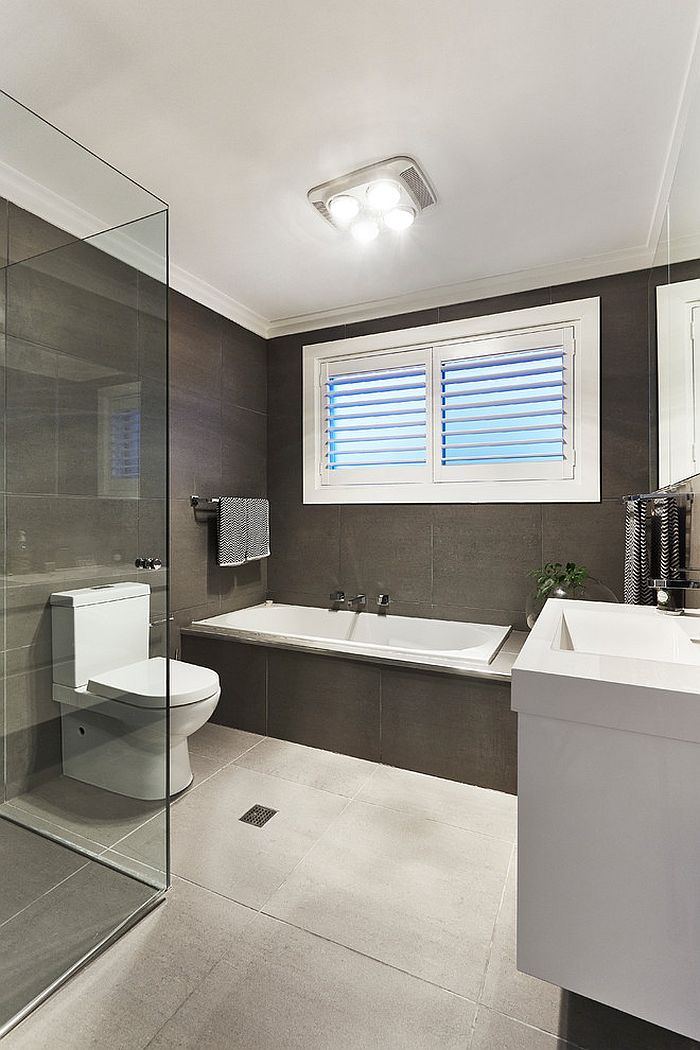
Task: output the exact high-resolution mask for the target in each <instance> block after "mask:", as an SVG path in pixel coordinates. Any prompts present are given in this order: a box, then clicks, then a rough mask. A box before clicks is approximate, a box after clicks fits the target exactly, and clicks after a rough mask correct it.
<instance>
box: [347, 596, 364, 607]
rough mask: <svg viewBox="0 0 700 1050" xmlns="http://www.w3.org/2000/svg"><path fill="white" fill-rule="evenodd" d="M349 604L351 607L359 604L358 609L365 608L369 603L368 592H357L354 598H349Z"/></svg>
mask: <svg viewBox="0 0 700 1050" xmlns="http://www.w3.org/2000/svg"><path fill="white" fill-rule="evenodd" d="M348 605H349V606H350V608H351V609H352V608H353V607H354V606H357V608H358V609H364V608H365V606H366V605H367V595H366V594H356V595H355V597H354V598H348Z"/></svg>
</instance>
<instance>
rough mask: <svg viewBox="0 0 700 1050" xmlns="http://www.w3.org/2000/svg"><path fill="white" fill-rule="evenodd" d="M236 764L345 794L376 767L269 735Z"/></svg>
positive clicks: (361, 781)
mask: <svg viewBox="0 0 700 1050" xmlns="http://www.w3.org/2000/svg"><path fill="white" fill-rule="evenodd" d="M236 765H238V766H244V767H245V768H246V769H253V770H255V771H256V772H258V773H268V774H269V775H270V776H275V777H282V779H283V780H292V781H294V782H295V783H297V784H305V785H306V787H312V788H318V789H319V790H320V791H331V792H333V793H334V794H336V795H346V796H348V797H352V796H353V795H354V794H356V792H357V791H359V789H360V788H361V787H362V786H363V784H365V783H366V782H367V781H368V780H369V778H370V776H371V775H372V773H373V772H374V770H375V769H376V768H377V766H376V763H375V762H367V761H366V760H365V759H363V758H352V757H351V756H350V755H338V754H336V753H335V752H334V751H321V750H319V749H318V748H315V747H305V746H304V745H303V744H290V743H289V742H288V741H287V740H274V739H272V737H268V738H267V740H263V741H262V742H261V743H259V744H257V745H256V746H255V747H254V748H252V749H251V750H250V751H246V753H245V754H244V755H242V756H241V758H239V759H237V760H236Z"/></svg>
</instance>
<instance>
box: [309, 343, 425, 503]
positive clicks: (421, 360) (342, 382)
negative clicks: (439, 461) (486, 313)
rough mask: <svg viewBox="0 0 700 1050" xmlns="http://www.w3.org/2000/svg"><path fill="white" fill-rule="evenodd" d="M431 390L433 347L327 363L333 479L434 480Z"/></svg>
mask: <svg viewBox="0 0 700 1050" xmlns="http://www.w3.org/2000/svg"><path fill="white" fill-rule="evenodd" d="M430 388H431V374H430V366H429V351H428V350H420V351H415V350H406V351H397V352H396V353H390V354H380V355H373V356H372V355H370V356H368V355H366V354H364V355H362V356H361V357H360V356H358V357H357V358H348V359H344V360H338V361H333V362H327V363H326V364H325V365H324V367H323V368H322V371H321V400H322V435H321V440H322V450H321V472H322V474H323V475H324V481H325V483H326V484H331V485H333V484H337V485H348V484H372V483H377V484H380V483H381V484H385V483H387V482H389V483H390V482H392V481H397V482H403V483H406V482H411V481H425V480H427V479H429V476H430V470H431V449H432V436H431V433H430V428H431V421H432V415H433V413H432V405H431V403H430Z"/></svg>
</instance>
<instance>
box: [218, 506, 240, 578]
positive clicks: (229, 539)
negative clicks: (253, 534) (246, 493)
mask: <svg viewBox="0 0 700 1050" xmlns="http://www.w3.org/2000/svg"><path fill="white" fill-rule="evenodd" d="M246 502H247V501H246V500H244V499H241V498H240V497H239V496H221V497H220V499H219V513H218V516H217V529H218V531H217V536H218V544H217V555H216V560H217V563H218V564H219V565H225V566H231V565H244V564H245V561H246V540H247V535H248V528H247V524H248V515H247V510H246Z"/></svg>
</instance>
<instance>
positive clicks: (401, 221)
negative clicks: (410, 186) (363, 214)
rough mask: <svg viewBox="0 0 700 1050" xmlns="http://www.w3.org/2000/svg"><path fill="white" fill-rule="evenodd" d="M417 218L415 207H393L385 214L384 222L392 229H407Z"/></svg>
mask: <svg viewBox="0 0 700 1050" xmlns="http://www.w3.org/2000/svg"><path fill="white" fill-rule="evenodd" d="M415 218H416V213H415V211H414V209H413V208H392V209H391V211H388V212H387V213H386V215H385V216H384V223H385V225H386V226H388V227H389V229H390V230H397V231H398V230H407V229H408V227H409V226H412V225H413V223H414V221H415Z"/></svg>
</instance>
